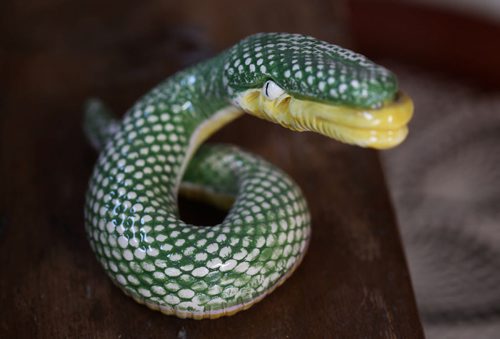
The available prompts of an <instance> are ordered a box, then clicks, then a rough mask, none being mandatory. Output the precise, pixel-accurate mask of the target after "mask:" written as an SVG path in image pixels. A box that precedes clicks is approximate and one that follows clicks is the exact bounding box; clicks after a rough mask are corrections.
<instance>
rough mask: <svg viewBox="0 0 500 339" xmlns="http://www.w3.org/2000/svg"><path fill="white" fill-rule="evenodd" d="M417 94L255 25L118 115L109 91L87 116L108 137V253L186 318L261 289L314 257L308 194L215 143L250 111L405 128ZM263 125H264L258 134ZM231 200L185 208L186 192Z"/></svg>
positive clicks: (102, 236) (118, 275)
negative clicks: (208, 220) (201, 222)
mask: <svg viewBox="0 0 500 339" xmlns="http://www.w3.org/2000/svg"><path fill="white" fill-rule="evenodd" d="M412 111H413V106H412V102H411V100H410V99H409V98H408V97H407V96H406V95H404V94H403V93H401V92H399V91H398V87H397V82H396V79H395V77H394V75H393V74H392V73H391V72H389V71H388V70H387V69H385V68H383V67H381V66H378V65H376V64H374V63H373V62H371V61H370V60H368V59H366V58H365V57H363V56H361V55H359V54H356V53H354V52H351V51H349V50H346V49H343V48H341V47H339V46H336V45H332V44H329V43H326V42H323V41H319V40H316V39H314V38H311V37H307V36H303V35H297V34H285V33H267V34H257V35H253V36H250V37H248V38H246V39H244V40H242V41H241V42H239V43H238V44H236V45H235V46H233V47H231V48H230V49H228V50H226V51H224V52H223V53H221V54H220V55H218V56H216V57H214V58H213V59H210V60H208V61H206V62H204V63H200V64H198V65H196V66H194V67H191V68H189V69H186V70H184V71H181V72H179V73H177V74H175V75H173V76H172V77H170V78H168V79H167V80H166V81H165V82H163V83H161V84H160V85H158V86H157V87H155V88H153V89H152V90H151V91H150V92H149V93H148V94H146V95H145V96H144V97H143V98H141V99H140V100H138V101H137V103H136V104H135V105H134V106H133V107H132V108H131V109H130V110H129V111H128V112H127V113H126V115H125V117H124V118H123V120H122V121H121V122H118V121H117V120H115V119H114V118H113V117H112V116H111V114H110V113H109V112H108V111H107V110H106V108H105V107H104V106H103V105H102V104H101V103H100V102H99V101H92V102H90V104H89V105H88V108H87V112H86V120H85V129H86V132H87V135H88V137H89V139H90V141H91V142H92V143H93V145H94V146H95V147H96V148H97V149H99V150H100V151H101V153H100V156H99V159H98V161H97V164H96V166H95V168H94V171H93V174H92V177H91V179H90V184H89V189H88V193H87V198H86V205H85V224H86V231H87V234H88V237H89V240H90V244H91V246H92V249H93V250H94V252H95V253H96V255H97V258H98V259H99V261H100V262H101V264H102V266H103V267H104V269H105V270H106V272H107V273H108V275H109V276H110V277H111V279H112V280H113V281H114V282H115V284H116V285H118V286H119V287H120V288H121V289H122V290H123V291H124V292H125V293H126V294H128V295H130V296H132V297H133V298H134V299H135V300H136V301H137V302H139V303H143V304H146V305H147V306H148V307H150V308H152V309H155V310H160V311H161V312H163V313H165V314H173V315H176V316H179V317H183V318H186V317H187V318H195V319H202V318H217V317H220V316H223V315H230V314H234V313H236V312H238V311H240V310H242V309H246V308H248V307H250V306H251V305H253V304H254V303H256V302H257V301H259V300H261V299H262V298H263V297H265V296H266V295H267V294H268V293H270V292H271V291H273V289H275V288H276V287H277V286H279V285H280V284H281V283H283V281H285V279H286V278H287V277H289V276H290V275H291V273H292V272H293V271H294V270H295V269H296V268H297V266H298V265H299V263H300V262H301V260H302V258H303V256H304V254H305V252H306V249H307V246H308V243H309V239H310V233H311V229H310V227H311V221H310V216H309V212H308V208H307V204H306V201H305V199H304V197H303V195H302V193H301V191H300V189H299V187H298V186H297V185H296V184H295V183H294V182H293V181H292V180H291V179H290V178H289V177H288V176H287V175H286V174H285V173H283V172H282V171H281V170H279V169H278V168H276V167H274V166H273V165H271V164H270V163H268V162H266V161H265V160H263V159H261V158H259V157H258V156H255V155H252V154H249V153H247V152H245V151H242V150H240V149H238V148H236V147H232V146H228V145H210V146H209V145H203V146H201V147H200V148H199V146H200V145H201V144H202V143H203V141H204V140H205V139H206V138H207V137H208V136H210V135H211V134H212V133H214V132H215V131H216V130H218V129H219V128H221V127H222V126H224V125H225V124H227V123H229V122H230V121H232V120H234V119H235V118H237V117H239V116H240V115H241V114H243V113H244V112H246V113H248V114H252V115H254V116H257V117H260V118H263V119H266V120H269V121H271V122H274V123H278V124H280V125H282V126H284V127H286V128H289V129H292V130H295V131H312V132H317V133H320V134H323V135H325V136H327V137H331V138H335V139H337V140H340V141H343V142H346V143H350V144H355V145H359V146H364V147H373V148H378V149H382V148H389V147H393V146H395V145H397V144H399V143H400V142H402V141H403V140H404V138H405V137H406V135H407V127H406V124H407V122H408V121H409V119H410V118H411V114H412ZM257 135H258V133H256V137H257ZM179 192H180V193H181V194H186V195H187V196H190V197H194V198H197V199H203V200H205V201H208V202H209V203H212V204H214V205H217V206H221V207H225V208H228V209H229V211H228V214H227V216H226V218H225V219H224V221H223V222H222V223H221V224H219V225H215V226H210V227H202V226H197V225H191V224H187V223H185V222H183V221H182V220H181V219H180V218H179V212H178V208H177V195H178V193H179Z"/></svg>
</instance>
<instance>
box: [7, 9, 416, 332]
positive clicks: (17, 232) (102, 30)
mask: <svg viewBox="0 0 500 339" xmlns="http://www.w3.org/2000/svg"><path fill="white" fill-rule="evenodd" d="M207 3H208V2H207ZM263 8H266V9H267V10H269V11H270V12H264V11H263V10H262V9H263ZM0 13H1V14H0V27H1V29H0V43H1V45H0V69H1V76H0V140H1V142H0V147H1V149H0V164H1V167H0V187H1V194H0V267H1V270H2V271H1V272H2V273H1V275H0V291H1V294H0V313H1V316H0V337H2V338H14V337H23V338H33V337H41V338H60V337H84V338H87V337H95V338H138V337H141V338H143V337H148V338H149V337H152V338H153V337H164V338H172V337H173V338H175V337H178V338H239V337H241V338H328V337H338V338H420V337H422V330H421V325H420V323H419V319H418V315H417V311H416V306H415V301H414V296H413V292H412V288H411V284H410V280H409V276H408V270H407V267H406V263H405V258H404V254H403V251H402V248H401V243H400V239H399V235H398V231H397V228H396V224H395V219H394V215H393V210H392V207H391V204H390V201H389V199H388V194H387V189H386V186H385V182H384V178H383V173H382V171H381V167H380V164H379V160H378V156H377V153H376V152H374V151H370V150H362V149H356V148H353V147H349V146H345V145H341V144H339V143H337V142H335V141H332V140H327V139H325V138H323V137H321V136H319V135H313V134H306V133H302V134H298V133H292V132H289V131H287V130H284V129H281V128H280V127H278V126H274V125H271V124H269V123H266V122H263V121H258V120H257V119H252V118H250V117H244V118H242V119H241V120H239V121H237V122H236V123H234V124H232V125H231V126H229V127H226V128H225V129H224V130H223V131H222V132H221V133H219V134H218V135H217V136H216V137H215V139H217V140H223V141H228V142H233V143H236V144H239V145H241V146H243V147H245V148H247V149H249V150H251V151H254V152H256V153H259V154H261V155H262V156H264V157H265V158H267V159H268V160H270V161H271V162H273V163H275V164H277V165H278V166H280V167H282V168H283V169H284V170H285V171H287V172H288V173H290V175H291V176H292V177H293V178H294V179H295V180H296V181H297V182H298V183H299V185H300V186H301V187H302V188H303V190H304V192H305V195H306V196H307V199H308V201H309V203H310V206H311V210H312V220H313V233H312V241H311V244H310V249H309V252H308V254H307V256H306V257H305V260H304V262H303V263H302V265H301V266H300V268H299V269H298V270H297V272H296V273H295V274H294V275H293V276H292V277H291V278H290V279H289V280H288V281H287V283H285V284H284V285H283V286H282V287H280V288H278V289H277V290H276V291H275V292H274V293H273V294H272V295H270V296H269V297H268V298H266V299H265V300H264V301H262V302H260V303H259V304H257V305H256V306H254V307H253V308H251V309H250V310H248V311H245V312H242V313H239V314H237V315H236V316H234V317H230V318H223V319H220V320H216V321H193V320H180V319H176V318H173V317H167V316H164V315H162V314H160V313H157V312H153V311H150V310H149V309H147V308H145V307H143V306H141V305H138V304H136V303H134V302H133V301H132V300H131V299H129V298H128V297H126V296H124V295H123V294H122V293H121V291H119V290H118V289H117V288H116V287H115V286H113V285H112V283H111V281H110V280H109V279H108V278H107V277H106V275H105V274H104V271H103V270H102V269H101V267H100V266H99V264H98V262H97V261H96V260H95V258H94V255H93V254H92V252H91V249H90V247H89V245H88V243H87V240H86V238H85V233H84V227H83V203H84V194H85V190H86V186H87V180H88V178H89V176H90V172H91V170H92V167H93V164H94V162H95V160H96V154H95V153H94V152H93V150H92V149H91V148H90V147H89V146H88V145H87V143H86V141H85V139H84V136H83V133H82V127H81V120H82V102H83V101H84V99H85V98H87V97H88V96H90V95H98V96H100V97H102V98H103V99H105V100H106V101H107V102H109V103H110V105H111V107H113V108H114V109H115V110H117V111H121V112H123V111H124V110H125V109H126V108H127V107H128V106H129V105H131V104H132V103H133V101H134V100H135V99H136V98H137V97H138V96H139V95H141V94H142V93H144V92H145V91H146V90H147V89H148V88H150V87H151V86H152V85H154V84H155V83H157V82H158V81H160V80H161V79H163V78H164V77H166V76H168V75H170V74H172V73H173V72H174V71H176V70H178V69H180V68H182V67H184V66H186V64H188V63H192V62H194V61H196V60H197V59H200V58H203V57H207V56H210V55H212V54H214V53H216V52H217V51H219V50H220V49H222V48H224V47H227V46H229V45H231V44H232V43H234V42H235V41H237V40H238V39H239V38H241V37H243V36H245V35H247V34H250V33H252V32H255V31H257V30H263V31H269V30H280V31H300V32H303V33H308V34H313V35H315V36H317V37H320V38H323V39H327V40H330V41H333V40H336V41H338V40H343V39H345V35H344V33H343V30H342V27H343V26H342V25H340V26H339V25H338V24H334V22H339V20H340V22H341V19H342V17H341V15H340V11H339V10H338V7H336V6H332V5H331V4H330V3H329V2H328V1H316V2H315V6H310V5H305V2H302V1H287V2H286V6H285V5H284V3H282V4H281V7H280V5H271V4H268V2H265V1H255V2H251V3H250V2H248V3H246V4H245V8H243V7H242V6H240V5H238V4H237V3H236V2H231V1H217V2H216V3H214V4H212V5H208V4H201V3H200V4H199V5H195V4H194V3H183V4H180V3H179V2H171V3H165V2H163V1H156V2H150V3H148V4H147V5H145V4H143V5H140V4H139V3H138V2H135V1H110V2H107V3H106V4H104V3H101V2H99V1H80V2H76V1H55V0H53V1H46V2H44V3H43V4H41V3H40V4H38V3H36V2H30V1H26V2H25V1H22V2H21V1H4V2H2V4H1V5H0ZM341 23H342V22H341ZM257 131H258V132H257ZM181 205H182V215H183V217H185V218H186V219H188V220H192V221H194V222H196V221H197V220H204V221H206V220H209V221H212V222H214V223H215V222H217V220H220V218H222V217H223V214H221V212H218V211H216V210H214V209H212V208H209V207H207V206H201V205H196V204H194V203H188V202H185V201H182V202H181Z"/></svg>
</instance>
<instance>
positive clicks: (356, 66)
mask: <svg viewBox="0 0 500 339" xmlns="http://www.w3.org/2000/svg"><path fill="white" fill-rule="evenodd" d="M223 84H224V86H225V87H226V88H227V90H228V95H229V96H230V98H231V99H232V100H233V102H234V103H235V104H236V105H237V106H240V107H241V108H242V109H244V110H245V111H247V112H249V113H251V114H253V115H256V116H258V117H261V118H264V119H267V120H270V121H272V122H275V123H279V124H280V125H282V126H284V127H287V128H289V129H292V130H296V131H313V132H317V133H321V134H323V135H326V136H328V137H331V138H334V139H337V140H339V141H343V142H346V143H350V144H356V145H359V146H364V147H373V148H389V147H393V146H395V145H397V144H399V143H401V142H402V141H403V140H404V138H405V137H406V135H407V133H408V129H407V127H406V124H407V123H408V121H409V120H410V118H411V115H412V113H413V103H412V101H411V99H410V98H409V97H408V96H406V95H405V94H403V93H402V92H399V91H398V84H397V79H396V77H395V76H394V74H393V73H392V72H390V71H389V70H387V69H386V68H384V67H382V66H379V65H377V64H375V63H374V62H372V61H370V60H369V59H367V58H366V57H364V56H362V55H360V54H357V53H355V52H352V51H350V50H347V49H344V48H341V47H339V46H336V45H333V44H329V43H327V42H324V41H320V40H317V39H315V38H312V37H308V36H304V35H299V34H286V33H261V34H256V35H253V36H250V37H248V38H246V39H244V40H242V41H241V42H239V43H238V44H237V45H235V46H234V47H233V48H232V49H231V50H230V51H229V52H228V53H227V55H226V58H225V61H224V76H223Z"/></svg>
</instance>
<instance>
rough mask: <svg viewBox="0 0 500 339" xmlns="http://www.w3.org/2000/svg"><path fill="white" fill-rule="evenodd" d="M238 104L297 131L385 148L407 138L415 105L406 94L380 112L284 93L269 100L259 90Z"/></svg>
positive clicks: (245, 96) (246, 93)
mask: <svg viewBox="0 0 500 339" xmlns="http://www.w3.org/2000/svg"><path fill="white" fill-rule="evenodd" d="M237 104H238V105H239V106H240V107H241V108H242V109H243V110H245V111H247V112H248V113H251V114H253V115H256V116H258V117H260V118H263V119H266V120H270V121H272V122H275V123H278V124H280V125H282V126H284V127H287V128H289V129H292V130H295V131H313V132H317V133H321V134H323V135H326V136H328V137H330V138H334V139H336V140H339V141H342V142H345V143H348V144H354V145H358V146H362V147H371V148H377V149H386V148H391V147H394V146H397V145H399V144H400V143H401V142H402V141H403V140H404V139H405V138H406V136H407V134H408V128H407V126H406V125H407V123H408V122H409V120H410V119H411V116H412V114H413V102H412V101H411V99H410V98H409V97H408V96H407V95H405V94H404V93H398V97H397V98H396V100H394V101H392V102H390V103H388V104H386V105H384V106H383V107H381V108H379V109H359V108H352V107H348V106H335V105H328V104H323V103H318V102H314V101H308V100H300V99H296V98H293V97H291V96H290V95H288V94H283V95H282V96H280V97H279V98H277V99H275V100H270V99H268V98H267V97H265V96H264V95H262V94H261V91H260V90H259V89H250V90H247V91H245V92H243V93H241V94H240V96H239V97H238V98H237Z"/></svg>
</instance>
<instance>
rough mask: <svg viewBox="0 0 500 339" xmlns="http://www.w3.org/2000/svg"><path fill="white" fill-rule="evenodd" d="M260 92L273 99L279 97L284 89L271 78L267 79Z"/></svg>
mask: <svg viewBox="0 0 500 339" xmlns="http://www.w3.org/2000/svg"><path fill="white" fill-rule="evenodd" d="M262 93H263V94H264V95H265V96H266V98H268V99H270V100H274V99H277V98H279V97H280V96H281V95H282V94H283V93H285V91H284V90H283V89H282V88H281V87H280V86H278V85H276V83H275V82H274V81H272V80H267V81H266V83H265V84H264V86H263V87H262Z"/></svg>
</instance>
